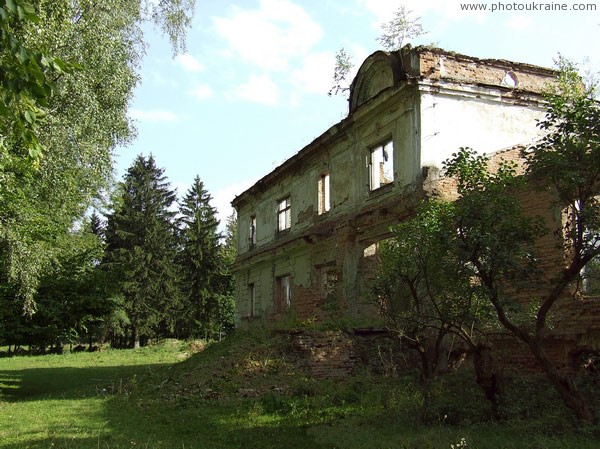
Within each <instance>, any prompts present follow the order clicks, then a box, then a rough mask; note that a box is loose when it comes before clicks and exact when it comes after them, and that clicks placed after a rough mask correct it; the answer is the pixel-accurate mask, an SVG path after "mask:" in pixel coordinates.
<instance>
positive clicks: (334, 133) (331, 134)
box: [231, 116, 352, 208]
mask: <svg viewBox="0 0 600 449" xmlns="http://www.w3.org/2000/svg"><path fill="white" fill-rule="evenodd" d="M351 121H352V118H351V116H348V117H346V118H344V119H343V120H341V121H340V122H338V123H336V124H335V125H333V126H331V127H330V128H329V129H328V130H327V131H325V132H324V133H323V134H321V135H320V136H319V137H317V138H316V139H314V140H313V141H312V142H311V143H309V144H308V145H306V146H305V147H304V148H302V149H301V150H300V151H298V152H297V153H296V154H294V155H293V156H292V157H290V158H289V159H287V160H286V161H285V162H283V163H282V164H281V165H279V166H277V167H275V168H274V169H273V170H272V171H271V172H269V173H268V174H267V175H265V176H263V177H262V178H261V179H259V180H258V181H257V182H256V183H255V184H254V185H253V186H252V187H250V188H248V189H247V190H245V191H244V192H242V193H240V194H239V195H237V196H236V197H235V198H234V199H233V201H231V205H232V206H233V207H234V208H237V206H238V205H242V204H243V203H244V202H245V201H246V199H247V197H248V196H250V195H254V194H256V193H258V192H262V191H263V190H264V189H265V188H266V186H267V185H268V184H269V182H270V181H271V180H273V179H274V178H277V177H279V176H280V175H281V174H282V173H284V172H285V171H286V170H287V169H289V168H291V167H292V166H294V165H295V164H296V162H297V161H300V160H302V159H304V158H308V157H310V156H311V155H312V153H313V151H315V149H316V148H318V147H320V146H322V145H324V144H326V143H330V142H331V141H333V140H334V139H336V138H338V137H340V136H341V135H342V134H343V132H344V130H345V129H346V128H347V127H348V124H349V123H350V122H351Z"/></svg>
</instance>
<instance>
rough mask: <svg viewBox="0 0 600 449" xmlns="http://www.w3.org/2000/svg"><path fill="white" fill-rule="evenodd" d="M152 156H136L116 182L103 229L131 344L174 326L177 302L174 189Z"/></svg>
mask: <svg viewBox="0 0 600 449" xmlns="http://www.w3.org/2000/svg"><path fill="white" fill-rule="evenodd" d="M163 172H164V170H163V169H161V168H159V167H157V166H156V163H155V161H154V158H153V157H152V156H150V157H148V158H145V157H143V156H138V157H137V158H136V159H135V161H134V162H133V163H132V165H131V167H129V169H128V170H127V173H126V175H125V178H124V180H123V182H122V183H121V184H120V186H119V187H120V188H119V191H118V196H117V199H116V202H115V204H114V206H113V212H112V213H111V214H110V215H109V217H108V225H107V229H106V254H105V258H104V260H103V265H104V267H105V269H106V270H107V273H108V274H109V275H110V276H111V281H112V284H113V285H112V286H113V292H114V294H122V295H123V298H124V303H123V308H124V310H125V312H126V313H127V318H128V320H129V322H130V325H129V331H130V334H129V337H130V338H131V344H133V345H134V346H139V344H140V338H141V337H142V338H146V339H147V338H151V337H153V336H155V335H165V333H167V332H168V331H171V332H172V331H173V326H174V324H175V323H173V321H172V316H171V314H170V311H171V310H174V309H176V308H177V306H178V301H179V291H178V288H177V283H178V273H177V270H176V265H175V254H176V236H175V220H174V217H175V212H173V211H172V209H171V206H172V205H173V203H174V201H175V192H174V191H173V190H171V188H170V186H169V183H168V182H167V181H166V178H165V176H164V175H163Z"/></svg>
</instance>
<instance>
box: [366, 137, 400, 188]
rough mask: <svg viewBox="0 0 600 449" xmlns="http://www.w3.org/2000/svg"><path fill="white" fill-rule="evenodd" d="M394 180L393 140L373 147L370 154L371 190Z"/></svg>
mask: <svg viewBox="0 0 600 449" xmlns="http://www.w3.org/2000/svg"><path fill="white" fill-rule="evenodd" d="M393 180H394V146H393V144H392V141H391V140H389V141H388V142H386V143H384V144H383V145H379V146H377V147H375V148H372V149H371V151H370V154H369V187H370V189H371V190H377V189H378V188H380V187H382V186H384V185H386V184H389V183H391V182H392V181H393Z"/></svg>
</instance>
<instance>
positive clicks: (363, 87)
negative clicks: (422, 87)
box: [350, 51, 405, 113]
mask: <svg viewBox="0 0 600 449" xmlns="http://www.w3.org/2000/svg"><path fill="white" fill-rule="evenodd" d="M404 78H405V76H404V72H403V70H402V65H401V62H400V58H399V56H398V55H397V54H396V53H387V52H384V51H377V52H375V53H373V54H372V55H371V56H369V57H368V58H367V59H365V61H364V62H363V64H362V65H361V66H360V69H359V70H358V73H357V75H356V77H355V78H354V81H352V85H351V86H350V112H351V113H352V112H354V111H355V110H356V108H358V107H359V106H360V105H362V104H364V103H366V102H367V101H369V100H370V99H371V98H373V97H375V96H376V95H377V94H378V93H379V92H382V91H383V90H385V89H387V88H388V87H392V86H394V85H395V84H396V83H397V82H398V81H400V80H401V79H404Z"/></svg>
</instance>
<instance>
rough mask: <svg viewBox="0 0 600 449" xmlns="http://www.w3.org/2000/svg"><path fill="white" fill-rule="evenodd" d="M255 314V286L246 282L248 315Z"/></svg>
mask: <svg viewBox="0 0 600 449" xmlns="http://www.w3.org/2000/svg"><path fill="white" fill-rule="evenodd" d="M255 315H256V286H255V285H254V284H248V316H249V317H253V316H255Z"/></svg>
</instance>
